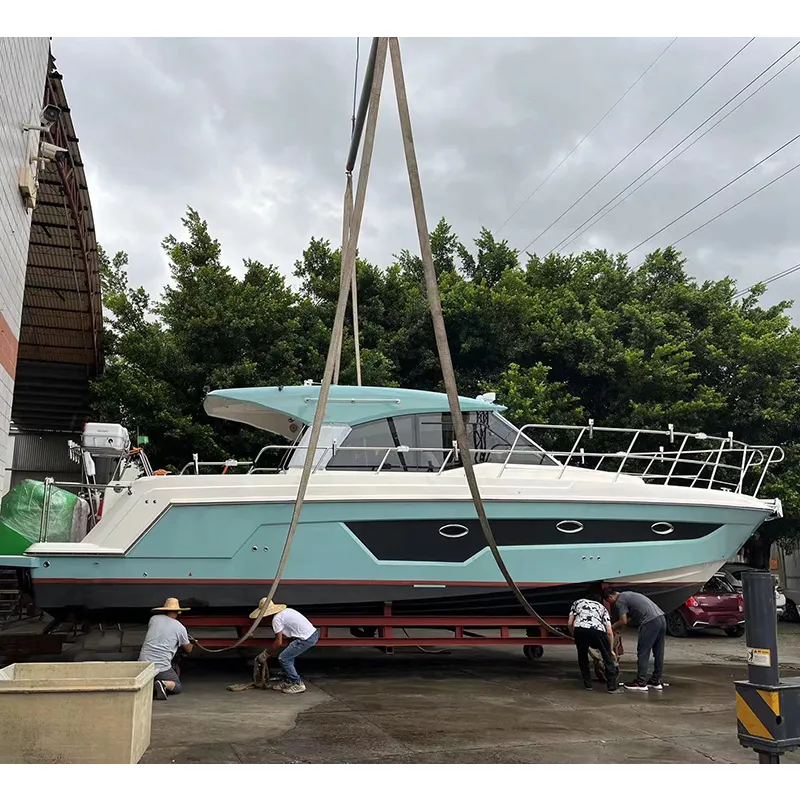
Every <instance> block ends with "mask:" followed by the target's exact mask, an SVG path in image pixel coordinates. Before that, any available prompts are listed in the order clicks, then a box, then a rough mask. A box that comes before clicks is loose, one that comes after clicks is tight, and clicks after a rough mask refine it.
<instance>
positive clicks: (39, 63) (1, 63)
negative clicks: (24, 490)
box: [0, 36, 50, 495]
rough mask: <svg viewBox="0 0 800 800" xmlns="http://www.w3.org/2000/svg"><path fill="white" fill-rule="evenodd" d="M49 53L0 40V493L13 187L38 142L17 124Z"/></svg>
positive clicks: (25, 42) (21, 279)
mask: <svg viewBox="0 0 800 800" xmlns="http://www.w3.org/2000/svg"><path fill="white" fill-rule="evenodd" d="M49 51H50V40H49V39H48V38H47V37H44V36H42V37H35V38H11V37H0V495H2V494H3V493H4V492H5V490H6V489H7V488H8V471H9V470H10V468H11V455H12V454H11V446H10V444H11V443H10V441H9V436H8V428H9V423H10V416H11V402H12V399H13V396H14V372H15V366H16V360H17V341H18V339H19V325H20V319H21V317H22V298H23V295H24V292H25V269H26V265H27V262H28V240H29V237H30V225H31V215H30V212H29V211H27V210H26V209H25V206H24V204H23V202H22V197H21V196H20V193H19V189H18V188H17V185H18V182H19V171H20V168H21V167H23V166H24V165H25V164H26V163H28V161H29V159H30V157H31V155H35V153H36V148H37V147H38V144H39V133H38V132H36V131H31V132H28V133H25V132H24V131H22V129H21V125H22V124H23V123H25V122H32V123H35V124H38V122H37V120H38V116H39V111H40V110H41V107H42V97H43V96H44V86H45V79H46V77H47V61H48V54H49Z"/></svg>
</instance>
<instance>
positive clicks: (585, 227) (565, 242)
mask: <svg viewBox="0 0 800 800" xmlns="http://www.w3.org/2000/svg"><path fill="white" fill-rule="evenodd" d="M798 46H800V41H797V42H795V43H794V44H793V45H792V46H791V47H790V48H789V49H788V50H786V51H785V52H784V53H783V54H782V55H780V56H779V57H778V58H776V59H775V61H773V62H772V63H771V64H770V65H769V66H768V67H767V68H766V69H764V70H762V71H761V72H760V73H759V74H758V75H756V77H755V78H753V80H751V81H750V83H748V84H747V86H745V87H743V88H742V89H740V90H739V91H738V92H737V93H736V94H735V95H733V97H731V98H730V100H728V101H727V102H726V103H724V104H723V105H721V106H720V107H719V108H718V109H717V110H716V111H715V112H714V113H713V114H711V115H710V116H708V117H706V118H705V120H703V122H701V123H700V124H699V125H698V126H697V127H696V128H695V129H694V130H693V131H692V132H691V133H689V134H687V135H686V136H684V137H683V139H681V140H680V141H679V142H678V143H677V144H676V145H675V146H674V147H673V148H672V149H671V150H670V151H669V152H667V153H665V154H664V155H663V156H661V158H659V159H658V161H656V162H654V163H653V164H651V165H650V166H649V167H648V168H647V169H646V170H645V171H644V172H642V173H640V174H639V175H638V176H637V177H636V178H634V179H633V180H632V181H631V182H630V183H629V184H628V185H627V186H626V187H625V188H624V189H622V190H621V191H620V192H618V193H617V194H616V195H614V197H612V198H611V199H610V200H609V201H608V202H607V203H606V204H605V205H604V206H601V207H600V208H598V209H597V211H595V212H594V214H592V215H591V216H590V217H589V218H588V219H586V220H584V221H583V222H582V223H581V224H580V225H578V227H577V228H575V229H574V230H573V231H572V232H571V233H569V234H567V235H566V236H565V237H564V238H563V239H562V240H561V241H560V242H559V243H558V244H557V245H556V246H555V247H554V248H553V249H552V250H551V251H550V253H552V252H553V251H558V252H561V251H562V250H564V249H566V248H567V247H569V246H570V245H571V244H572V243H573V242H574V241H575V240H576V239H577V238H578V237H580V236H583V234H584V233H586V232H587V231H589V230H591V229H592V228H593V227H594V226H595V225H596V224H597V223H598V222H600V220H602V219H604V218H605V217H606V216H608V214H610V213H611V212H612V211H614V209H616V208H619V206H621V205H622V204H623V203H624V202H625V201H626V200H627V199H628V198H629V197H632V196H633V195H634V194H636V192H638V191H639V189H641V188H642V187H643V186H645V185H646V184H647V183H649V182H650V181H651V180H652V179H653V178H655V177H656V175H658V174H659V173H660V172H661V171H662V170H664V169H666V168H667V167H668V166H669V165H670V164H672V162H673V161H675V160H676V159H678V158H680V157H681V156H682V155H683V154H684V153H685V152H686V151H687V150H689V149H690V148H691V147H694V146H695V145H696V144H697V143H698V142H699V141H700V140H701V139H702V138H703V137H705V136H707V135H708V134H709V133H711V131H713V130H714V128H716V127H717V125H720V124H721V123H722V122H724V121H725V120H726V119H727V118H728V117H729V116H730V115H731V114H733V112H734V111H736V110H737V109H739V108H741V107H742V106H743V105H744V104H745V103H746V102H747V101H748V100H749V99H750V98H751V97H753V96H755V95H756V94H758V93H759V92H760V91H761V90H762V89H763V88H764V87H766V86H767V85H769V84H770V83H771V82H772V81H774V80H775V78H777V77H778V76H779V75H780V74H781V73H783V72H784V71H785V70H787V69H788V68H789V67H791V66H792V64H794V62H795V61H797V60H798V59H800V55H797V56H795V57H794V58H793V59H792V60H791V61H790V62H789V63H788V64H786V65H784V66H783V67H782V68H781V69H780V70H778V72H776V73H775V74H774V75H773V76H772V77H771V78H770V79H769V80H767V81H765V82H764V83H762V84H761V86H759V87H757V88H756V89H754V90H753V91H752V92H751V93H750V94H749V95H747V97H745V98H744V100H742V101H741V102H740V103H738V104H737V105H735V106H734V107H733V108H732V109H731V110H730V111H729V112H728V113H727V114H726V115H725V116H724V117H722V118H721V119H719V120H717V122H715V123H714V124H713V125H712V126H711V127H710V128H709V129H708V130H706V131H704V132H703V133H701V134H700V136H698V137H697V138H696V139H695V140H694V141H693V142H690V143H689V144H688V145H687V146H686V147H684V149H683V150H681V151H680V153H677V154H676V155H675V156H674V157H673V158H671V159H670V160H669V161H667V163H666V164H664V165H663V166H662V167H661V168H660V169H658V170H656V172H654V173H653V174H652V175H650V176H649V177H648V178H646V179H645V180H644V181H642V183H641V184H639V186H637V187H636V188H635V189H634V190H633V191H632V192H630V193H629V194H627V195H626V196H625V197H623V198H622V199H621V200H620V201H619V202H618V203H615V204H614V206H612V207H611V208H608V206H609V205H611V203H613V202H614V201H615V200H616V199H617V198H618V197H619V196H620V195H621V194H623V193H624V192H626V191H628V189H630V188H631V186H633V185H634V184H635V183H636V182H637V181H639V180H640V179H641V178H642V177H643V176H644V175H646V174H647V173H648V172H650V170H651V169H653V168H654V167H656V166H658V165H659V164H660V163H661V162H662V161H663V160H664V159H665V158H666V157H667V156H669V155H670V154H671V153H673V152H674V151H675V150H676V149H677V148H678V147H680V146H681V145H682V144H683V143H684V142H685V141H686V140H687V139H689V138H690V137H691V136H694V134H695V133H697V131H699V130H700V128H702V127H703V126H704V125H705V124H706V123H708V122H710V121H711V120H712V119H713V118H714V117H716V116H717V114H719V112H720V111H722V110H723V109H724V108H725V107H726V106H727V105H729V104H730V103H732V102H733V101H734V100H735V99H736V98H737V97H738V96H739V95H740V94H742V92H744V91H746V90H747V89H749V88H750V87H751V86H752V85H753V84H754V83H755V82H756V81H757V80H758V79H759V78H761V77H762V76H763V75H765V74H766V73H767V72H769V71H770V70H771V69H772V68H773V67H774V66H775V65H776V64H777V63H778V62H779V61H781V60H783V59H784V58H786V56H787V55H789V53H791V52H792V50H794V49H795V48H797V47H798ZM606 208H608V211H606V212H605V214H602V215H601V216H599V217H598V216H597V215H598V214H601V212H602V211H603V210H604V209H606ZM595 217H597V219H595ZM588 223H591V224H588ZM548 255H549V253H548Z"/></svg>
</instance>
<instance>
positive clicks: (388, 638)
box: [181, 603, 573, 658]
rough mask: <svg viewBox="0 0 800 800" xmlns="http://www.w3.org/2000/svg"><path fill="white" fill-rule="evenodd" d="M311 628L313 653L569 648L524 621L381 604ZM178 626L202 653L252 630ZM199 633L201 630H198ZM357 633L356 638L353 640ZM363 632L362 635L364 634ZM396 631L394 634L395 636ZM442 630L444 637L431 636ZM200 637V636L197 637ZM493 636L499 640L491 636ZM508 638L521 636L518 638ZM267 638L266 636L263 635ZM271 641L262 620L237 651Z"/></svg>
mask: <svg viewBox="0 0 800 800" xmlns="http://www.w3.org/2000/svg"><path fill="white" fill-rule="evenodd" d="M310 619H311V622H312V623H313V624H314V625H315V626H316V627H317V628H318V629H319V632H320V637H319V641H318V642H317V645H316V646H317V647H380V648H381V649H383V650H385V651H386V652H393V651H394V648H395V647H424V646H426V645H428V646H430V645H433V646H436V647H459V646H467V647H487V646H488V647H492V646H494V647H510V646H520V647H522V648H523V652H524V653H525V655H526V656H528V657H529V658H539V657H540V656H541V655H542V652H543V647H544V645H556V644H572V643H573V641H572V639H570V638H567V637H566V636H557V635H556V634H554V633H553V632H551V631H549V630H548V629H547V628H545V627H544V626H542V625H540V624H539V623H538V622H537V621H536V620H534V619H531V618H530V617H520V616H514V617H511V616H505V617H475V616H471V617H463V616H441V617H418V616H406V615H404V616H394V615H393V614H392V608H391V605H390V604H388V603H387V604H386V606H385V610H384V613H383V615H382V616H370V617H356V616H323V615H319V616H317V615H312V616H311V618H310ZM181 621H182V622H183V624H184V625H185V626H186V627H187V628H188V629H189V630H191V631H195V633H194V634H193V635H194V637H195V638H196V639H197V641H198V642H199V643H200V644H201V645H203V646H204V647H230V646H231V645H233V644H235V643H236V642H237V641H238V640H239V638H241V636H243V635H244V634H245V632H246V631H247V630H248V629H249V628H250V626H251V625H252V620H251V619H250V618H249V617H222V616H207V617H201V616H197V617H195V616H184V617H182V618H181ZM545 621H546V622H547V624H548V625H551V626H553V627H554V628H557V629H558V628H563V629H564V630H565V632H566V624H567V619H566V617H550V618H545ZM209 628H213V629H220V628H227V629H229V630H230V629H234V630H235V631H236V636H234V637H231V636H220V635H215V634H213V633H211V634H209V633H208V632H207V629H209ZM341 628H345V629H347V631H348V634H349V635H345V636H342V635H336V634H335V633H333V630H334V629H341ZM408 628H413V629H415V630H420V629H422V630H424V631H431V634H430V635H422V636H420V635H409V633H408V631H407V629H408ZM203 629H205V630H203ZM353 629H360V630H361V633H360V634H355V635H354V634H353V633H352V631H353ZM365 629H366V630H365ZM398 629H399V630H398ZM442 630H446V631H448V632H449V634H450V635H448V636H442V635H435V634H436V631H442ZM201 631H203V632H201ZM498 631H499V636H498V635H497V632H498ZM512 631H514V632H521V635H519V633H517V635H514V634H513V633H512ZM264 634H267V635H264ZM272 640H273V636H272V631H271V629H270V626H269V621H268V620H263V621H262V624H261V625H260V626H259V627H258V628H257V629H256V631H255V633H254V635H253V636H252V637H251V638H250V639H248V640H247V641H246V642H244V643H243V644H242V645H241V647H243V648H258V649H263V648H265V647H268V646H269V645H270V644H271V643H272Z"/></svg>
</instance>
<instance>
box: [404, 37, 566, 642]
mask: <svg viewBox="0 0 800 800" xmlns="http://www.w3.org/2000/svg"><path fill="white" fill-rule="evenodd" d="M389 52H390V54H391V60H392V73H393V74H394V87H395V94H396V95H397V111H398V113H399V115H400V131H401V133H402V136H403V149H404V150H405V156H406V167H407V168H408V180H409V183H410V185H411V199H412V202H413V204H414V217H415V219H416V223H417V236H418V238H419V247H420V255H421V256H422V266H423V269H424V273H425V287H426V289H427V293H428V304H429V306H430V310H431V318H432V320H433V332H434V335H435V337H436V349H437V351H438V353H439V363H440V364H441V367H442V377H443V378H444V385H445V390H446V392H447V400H448V403H449V405H450V416H451V417H452V420H453V432H454V433H455V437H456V443H457V445H458V449H459V451H460V455H461V463H462V465H463V467H464V475H465V476H466V479H467V484H468V485H469V490H470V494H471V495H472V502H473V503H474V505H475V511H476V513H477V515H478V519H479V521H480V524H481V530H482V531H483V535H484V538H485V539H486V542H487V544H488V545H489V549H490V550H491V551H492V555H493V556H494V560H495V562H496V563H497V566H498V568H499V569H500V572H501V573H502V574H503V578H505V581H506V583H507V584H508V587H509V588H510V589H511V591H512V592H513V593H514V595H515V596H516V598H517V600H519V602H520V605H521V606H522V607H523V608H524V609H525V611H527V612H528V614H530V616H532V617H533V618H534V619H536V620H537V621H538V622H539V623H540V624H541V625H542V626H544V627H545V628H547V629H548V630H549V631H551V632H552V633H554V634H556V635H558V636H565V634H564V633H562V632H561V631H559V630H557V629H556V628H553V627H551V626H550V625H549V624H548V623H547V622H545V620H544V619H542V617H540V616H539V614H537V613H536V611H535V610H534V609H533V607H532V606H531V604H530V603H529V602H528V600H527V599H526V597H525V595H524V594H523V593H522V591H521V590H520V588H519V586H517V584H516V583H515V582H514V579H513V578H512V577H511V573H510V572H509V571H508V568H507V567H506V565H505V562H504V561H503V557H502V555H501V554H500V550H499V548H498V547H497V542H496V541H495V538H494V534H493V533H492V528H491V526H490V525H489V519H488V517H487V516H486V509H485V507H484V505H483V499H482V498H481V494H480V489H479V488H478V482H477V480H476V479H475V469H474V466H473V462H472V453H471V452H470V446H469V441H468V438H467V428H466V425H465V424H464V417H463V416H462V414H461V405H460V403H459V399H458V389H457V387H456V376H455V372H454V370H453V359H452V357H451V355H450V346H449V344H448V342H447V331H446V330H445V325H444V314H443V313H442V301H441V298H440V296H439V282H438V280H437V277H436V268H435V267H434V265H433V254H432V252H431V241H430V236H429V233H428V222H427V219H426V217H425V205H424V203H423V198H422V183H421V181H420V177H419V166H418V165H417V155H416V152H415V149H414V137H413V134H412V130H411V115H410V113H409V110H408V96H407V94H406V85H405V79H404V77H403V64H402V61H401V59H400V43H399V42H398V40H397V37H396V36H393V37H391V38H390V39H389ZM567 638H568V637H567Z"/></svg>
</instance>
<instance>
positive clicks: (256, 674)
mask: <svg viewBox="0 0 800 800" xmlns="http://www.w3.org/2000/svg"><path fill="white" fill-rule="evenodd" d="M268 657H269V654H268V653H267V651H266V650H262V651H261V652H260V653H259V654H258V655H257V656H256V659H255V661H254V662H253V680H252V681H250V683H234V684H233V685H232V686H229V687H228V691H229V692H246V691H247V690H248V689H269V667H268V666H267V659H268Z"/></svg>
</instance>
